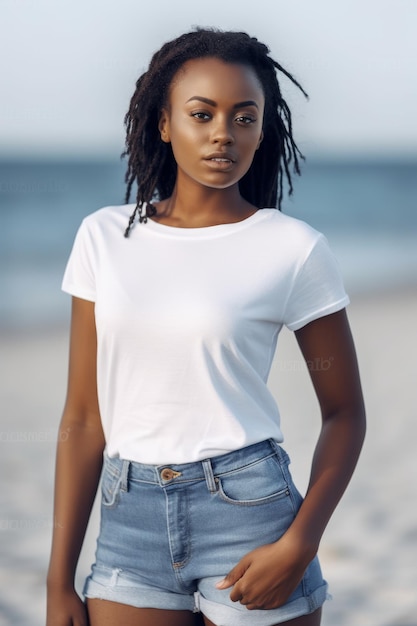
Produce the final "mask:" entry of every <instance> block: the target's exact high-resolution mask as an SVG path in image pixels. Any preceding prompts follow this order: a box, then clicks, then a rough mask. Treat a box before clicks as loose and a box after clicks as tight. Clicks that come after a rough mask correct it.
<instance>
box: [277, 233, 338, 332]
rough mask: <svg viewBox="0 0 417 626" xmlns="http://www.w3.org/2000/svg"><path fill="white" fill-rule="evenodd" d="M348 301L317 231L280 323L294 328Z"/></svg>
mask: <svg viewBox="0 0 417 626" xmlns="http://www.w3.org/2000/svg"><path fill="white" fill-rule="evenodd" d="M348 304H349V297H348V296H347V294H346V291H345V288H344V285H343V280H342V276H341V272H340V269H339V265H338V262H337V260H336V258H335V256H334V254H333V253H332V251H331V250H330V247H329V244H328V242H327V239H326V238H325V237H324V235H322V234H320V235H319V237H318V238H317V241H316V242H315V244H314V246H313V248H312V250H311V252H310V254H309V255H308V257H307V258H306V260H305V261H304V263H303V264H302V266H301V268H300V269H299V271H298V273H297V275H296V277H295V279H294V284H293V288H292V290H291V292H290V295H289V298H288V300H287V304H286V308H285V315H284V324H285V325H286V326H287V328H289V329H290V330H298V329H299V328H302V327H303V326H305V325H306V324H308V323H309V322H312V321H313V320H315V319H317V318H319V317H323V316H324V315H329V314H330V313H336V311H340V310H341V309H343V308H344V307H345V306H347V305H348Z"/></svg>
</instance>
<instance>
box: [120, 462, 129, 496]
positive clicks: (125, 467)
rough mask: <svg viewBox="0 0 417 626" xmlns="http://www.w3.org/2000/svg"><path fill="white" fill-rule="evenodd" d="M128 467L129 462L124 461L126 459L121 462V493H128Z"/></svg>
mask: <svg viewBox="0 0 417 626" xmlns="http://www.w3.org/2000/svg"><path fill="white" fill-rule="evenodd" d="M129 466H130V461H126V459H123V461H122V471H121V474H120V489H121V491H128V481H129Z"/></svg>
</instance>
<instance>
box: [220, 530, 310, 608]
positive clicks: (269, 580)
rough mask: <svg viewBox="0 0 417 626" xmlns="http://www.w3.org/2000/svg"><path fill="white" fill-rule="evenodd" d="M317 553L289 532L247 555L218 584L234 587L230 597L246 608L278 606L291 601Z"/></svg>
mask: <svg viewBox="0 0 417 626" xmlns="http://www.w3.org/2000/svg"><path fill="white" fill-rule="evenodd" d="M314 556H315V553H314V552H312V553H310V552H309V550H306V549H302V546H300V544H299V542H296V541H294V540H293V539H292V538H291V534H290V533H287V534H286V535H284V536H283V537H282V538H281V539H280V540H279V541H277V542H276V543H271V544H267V545H264V546H260V547H259V548H256V549H255V550H252V551H251V552H249V553H248V554H246V555H245V556H244V557H243V558H242V559H241V560H240V561H239V563H238V564H237V565H236V566H235V567H234V568H233V569H232V570H231V571H230V572H229V573H228V574H227V576H226V577H225V578H224V579H223V580H222V581H220V582H219V583H217V584H216V587H217V589H228V588H229V587H233V590H232V592H231V594H230V599H231V600H232V601H233V602H240V603H241V604H244V605H245V606H246V608H247V609H250V610H252V609H275V608H277V607H279V606H282V605H283V604H285V602H286V601H287V600H288V598H289V597H290V595H291V594H292V592H293V591H294V590H295V589H296V587H297V585H298V584H299V583H300V581H301V579H302V577H303V575H304V572H305V570H306V569H307V566H308V564H309V563H310V561H311V560H312V559H313V558H314Z"/></svg>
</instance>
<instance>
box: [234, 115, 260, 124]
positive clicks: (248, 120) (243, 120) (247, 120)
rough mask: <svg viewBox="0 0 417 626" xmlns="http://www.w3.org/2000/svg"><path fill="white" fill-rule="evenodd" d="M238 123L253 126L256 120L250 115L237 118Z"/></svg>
mask: <svg viewBox="0 0 417 626" xmlns="http://www.w3.org/2000/svg"><path fill="white" fill-rule="evenodd" d="M236 122H238V123H239V124H253V122H256V119H255V118H254V117H252V116H250V115H239V116H238V117H236Z"/></svg>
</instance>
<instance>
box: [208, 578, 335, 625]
mask: <svg viewBox="0 0 417 626" xmlns="http://www.w3.org/2000/svg"><path fill="white" fill-rule="evenodd" d="M327 589H328V585H327V583H326V582H325V583H324V584H323V585H321V586H320V587H318V588H317V589H316V590H315V591H313V592H312V593H311V595H309V596H308V597H301V598H298V599H297V600H294V601H292V602H289V603H287V604H285V605H284V606H281V607H279V608H278V609H270V610H267V611H266V610H262V611H261V610H251V611H250V610H249V609H247V608H246V607H244V606H243V605H241V604H239V603H238V602H232V601H231V600H229V602H228V603H227V604H221V603H219V602H213V601H212V600H208V599H207V598H205V597H204V596H203V595H202V594H201V593H199V594H198V596H199V597H198V600H197V602H198V606H199V608H200V611H201V612H202V613H203V614H204V615H205V616H206V617H207V618H208V619H209V620H210V621H212V622H213V623H214V624H216V626H253V625H254V624H256V626H273V625H274V624H280V623H281V622H286V621H289V620H292V619H295V618H297V617H301V616H302V615H308V614H309V613H313V612H314V611H316V610H317V609H319V608H320V607H321V606H323V604H324V602H325V601H326V600H330V599H331V596H330V595H329V593H328V592H327ZM229 592H230V590H229Z"/></svg>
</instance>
